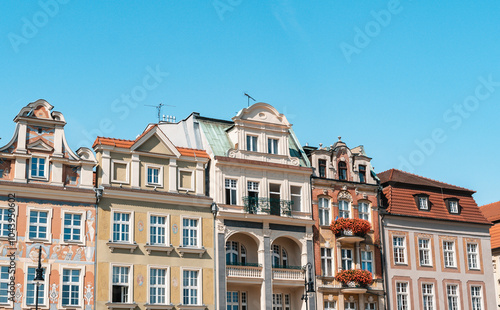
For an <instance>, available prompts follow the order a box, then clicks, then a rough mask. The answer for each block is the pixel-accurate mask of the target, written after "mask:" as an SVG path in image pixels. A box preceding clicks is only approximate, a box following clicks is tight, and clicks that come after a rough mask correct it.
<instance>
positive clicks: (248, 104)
mask: <svg viewBox="0 0 500 310" xmlns="http://www.w3.org/2000/svg"><path fill="white" fill-rule="evenodd" d="M244 95H245V96H247V99H248V100H247V107H249V106H250V99H252V100H253V101H255V99H253V97H252V96H250V95H249V94H247V93H244Z"/></svg>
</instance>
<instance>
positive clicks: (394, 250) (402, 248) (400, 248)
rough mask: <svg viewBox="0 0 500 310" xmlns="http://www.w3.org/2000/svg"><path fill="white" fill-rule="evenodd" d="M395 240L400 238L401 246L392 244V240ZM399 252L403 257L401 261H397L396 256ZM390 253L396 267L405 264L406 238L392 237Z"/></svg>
mask: <svg viewBox="0 0 500 310" xmlns="http://www.w3.org/2000/svg"><path fill="white" fill-rule="evenodd" d="M395 238H400V239H401V240H402V242H401V243H402V245H399V244H398V245H396V244H394V239H395ZM399 251H401V253H402V255H403V261H402V262H401V261H399V255H396V253H397V252H399ZM392 253H393V256H394V264H396V265H401V264H407V258H406V256H407V255H406V236H397V235H395V236H392Z"/></svg>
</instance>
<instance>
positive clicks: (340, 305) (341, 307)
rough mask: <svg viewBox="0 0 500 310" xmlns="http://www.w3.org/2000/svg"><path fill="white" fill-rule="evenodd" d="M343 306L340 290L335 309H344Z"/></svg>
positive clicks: (342, 296) (342, 295)
mask: <svg viewBox="0 0 500 310" xmlns="http://www.w3.org/2000/svg"><path fill="white" fill-rule="evenodd" d="M344 306H345V305H344V294H343V293H342V292H339V298H338V304H337V309H339V310H344Z"/></svg>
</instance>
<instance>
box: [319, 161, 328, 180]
mask: <svg viewBox="0 0 500 310" xmlns="http://www.w3.org/2000/svg"><path fill="white" fill-rule="evenodd" d="M318 168H319V169H318V170H319V177H320V178H326V160H324V159H319V160H318Z"/></svg>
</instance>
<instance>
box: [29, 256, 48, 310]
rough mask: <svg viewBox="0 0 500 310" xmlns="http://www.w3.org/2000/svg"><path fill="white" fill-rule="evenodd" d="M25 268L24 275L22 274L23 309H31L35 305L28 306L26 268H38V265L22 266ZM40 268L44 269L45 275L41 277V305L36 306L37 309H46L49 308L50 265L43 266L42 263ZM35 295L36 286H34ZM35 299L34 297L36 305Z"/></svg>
mask: <svg viewBox="0 0 500 310" xmlns="http://www.w3.org/2000/svg"><path fill="white" fill-rule="evenodd" d="M24 268H25V273H24V287H23V307H24V308H30V309H31V308H33V307H34V306H35V304H33V305H28V304H27V302H28V284H29V283H28V268H34V269H36V268H38V265H36V264H33V263H27V264H25V265H24ZM42 268H43V269H45V273H44V275H43V285H44V292H43V301H44V303H43V304H38V307H39V308H48V307H49V291H50V287H49V278H50V265H49V264H44V263H42ZM35 277H36V271H35ZM35 295H36V284H35ZM36 298H37V296H35V303H36Z"/></svg>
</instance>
